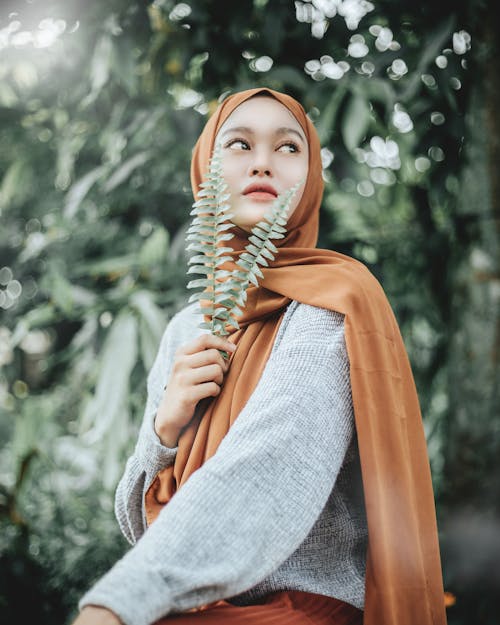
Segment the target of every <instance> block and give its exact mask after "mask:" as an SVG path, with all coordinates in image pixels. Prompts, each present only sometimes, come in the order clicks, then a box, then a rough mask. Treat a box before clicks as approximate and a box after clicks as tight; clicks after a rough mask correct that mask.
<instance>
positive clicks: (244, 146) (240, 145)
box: [226, 139, 250, 150]
mask: <svg viewBox="0 0 500 625" xmlns="http://www.w3.org/2000/svg"><path fill="white" fill-rule="evenodd" d="M226 148H232V149H234V150H249V149H250V146H249V145H248V143H247V142H246V141H243V139H233V140H232V141H229V142H228V143H227V144H226Z"/></svg>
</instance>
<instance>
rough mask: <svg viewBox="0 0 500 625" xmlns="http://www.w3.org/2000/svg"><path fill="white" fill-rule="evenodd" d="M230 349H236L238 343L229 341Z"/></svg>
mask: <svg viewBox="0 0 500 625" xmlns="http://www.w3.org/2000/svg"><path fill="white" fill-rule="evenodd" d="M228 346H229V349H230V350H231V351H232V352H234V351H235V349H236V345H235V344H234V343H228Z"/></svg>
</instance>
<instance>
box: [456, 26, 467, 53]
mask: <svg viewBox="0 0 500 625" xmlns="http://www.w3.org/2000/svg"><path fill="white" fill-rule="evenodd" d="M470 48H471V36H470V35H469V33H468V32H467V31H466V30H460V31H459V32H458V33H453V52H455V54H465V53H466V52H467V51H468V50H470Z"/></svg>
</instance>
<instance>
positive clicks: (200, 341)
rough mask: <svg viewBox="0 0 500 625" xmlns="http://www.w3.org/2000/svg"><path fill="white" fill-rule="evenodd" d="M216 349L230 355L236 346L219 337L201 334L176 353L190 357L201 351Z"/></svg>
mask: <svg viewBox="0 0 500 625" xmlns="http://www.w3.org/2000/svg"><path fill="white" fill-rule="evenodd" d="M209 349H217V350H220V351H225V352H229V353H232V352H234V350H235V349H236V345H235V344H234V343H231V341H228V340H227V339H224V338H222V337H220V336H214V335H213V334H202V335H201V336H198V337H197V338H196V339H194V340H193V341H190V342H189V343H186V344H185V345H184V346H183V347H181V348H180V349H179V351H178V354H183V355H190V354H196V353H198V352H201V351H203V350H209Z"/></svg>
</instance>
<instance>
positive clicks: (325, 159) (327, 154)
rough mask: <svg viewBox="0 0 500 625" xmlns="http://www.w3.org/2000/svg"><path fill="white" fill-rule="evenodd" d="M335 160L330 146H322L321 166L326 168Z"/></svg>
mask: <svg viewBox="0 0 500 625" xmlns="http://www.w3.org/2000/svg"><path fill="white" fill-rule="evenodd" d="M332 161H333V152H331V151H330V150H329V149H328V148H321V166H322V167H323V169H326V168H327V167H329V166H330V165H331V163H332Z"/></svg>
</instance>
